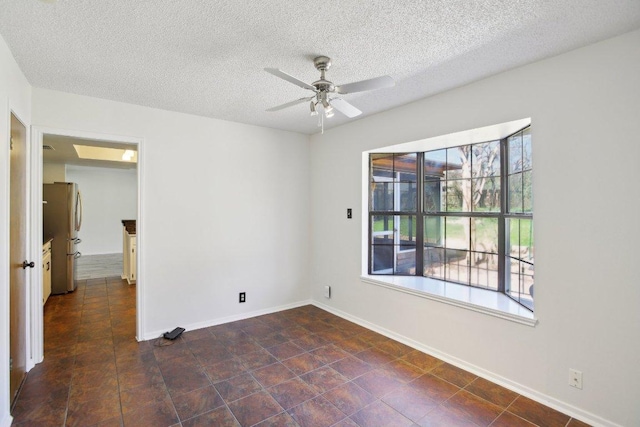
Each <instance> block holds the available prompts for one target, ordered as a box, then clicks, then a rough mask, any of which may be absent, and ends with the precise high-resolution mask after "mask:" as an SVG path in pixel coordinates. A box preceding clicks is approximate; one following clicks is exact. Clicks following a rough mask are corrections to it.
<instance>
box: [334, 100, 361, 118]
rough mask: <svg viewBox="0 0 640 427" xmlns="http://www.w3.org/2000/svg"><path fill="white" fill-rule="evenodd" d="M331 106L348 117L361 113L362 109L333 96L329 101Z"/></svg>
mask: <svg viewBox="0 0 640 427" xmlns="http://www.w3.org/2000/svg"><path fill="white" fill-rule="evenodd" d="M329 103H330V104H331V106H332V107H333V108H335V109H336V110H338V111H340V112H341V113H342V114H344V115H345V116H347V117H349V118H353V117H356V116H359V115H360V114H362V111H360V110H358V109H357V108H356V107H354V106H353V105H351V104H349V103H348V102H347V101H345V100H344V99H341V98H334V99H332V100H331V101H330V102H329Z"/></svg>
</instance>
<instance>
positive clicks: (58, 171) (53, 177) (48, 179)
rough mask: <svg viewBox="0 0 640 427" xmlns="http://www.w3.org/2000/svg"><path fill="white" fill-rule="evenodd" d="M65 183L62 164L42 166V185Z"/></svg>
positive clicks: (65, 173)
mask: <svg viewBox="0 0 640 427" xmlns="http://www.w3.org/2000/svg"><path fill="white" fill-rule="evenodd" d="M66 181H67V172H66V165H64V164H62V163H44V164H43V165H42V182H43V183H44V184H52V183H54V182H66Z"/></svg>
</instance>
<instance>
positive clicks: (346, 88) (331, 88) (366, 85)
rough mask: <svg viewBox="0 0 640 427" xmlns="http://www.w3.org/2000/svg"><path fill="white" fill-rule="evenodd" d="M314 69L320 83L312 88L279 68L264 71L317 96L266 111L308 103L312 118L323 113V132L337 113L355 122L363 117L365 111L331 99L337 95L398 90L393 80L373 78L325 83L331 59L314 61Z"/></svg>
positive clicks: (336, 99)
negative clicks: (355, 118)
mask: <svg viewBox="0 0 640 427" xmlns="http://www.w3.org/2000/svg"><path fill="white" fill-rule="evenodd" d="M313 65H314V66H315V67H316V69H317V70H318V71H320V79H319V80H316V81H315V82H313V83H311V84H307V83H305V82H303V81H302V80H300V79H297V78H296V77H293V76H292V75H290V74H287V73H285V72H284V71H282V70H279V69H277V68H265V69H264V70H265V71H266V72H268V73H270V74H273V75H274V76H276V77H279V78H281V79H283V80H286V81H288V82H289V83H293V84H294V85H296V86H298V87H301V88H302V89H307V90H311V91H313V92H315V94H314V95H313V96H311V97H308V98H300V99H296V100H295V101H290V102H287V103H285V104H282V105H278V106H276V107H272V108H269V109H267V111H270V112H273V111H279V110H282V109H285V108H288V107H292V106H294V105H297V104H301V103H303V102H309V101H310V103H309V109H310V114H311V116H317V115H318V114H319V111H318V110H319V109H320V108H321V109H322V113H323V114H321V115H320V117H318V122H319V123H318V126H320V127H322V132H324V118H325V117H326V118H331V117H333V115H334V114H335V112H334V110H337V111H339V112H340V113H342V114H344V115H345V116H347V117H348V118H353V117H356V116H359V115H360V114H362V111H360V110H358V109H357V108H356V107H354V106H353V105H351V104H349V103H348V102H347V101H345V100H344V99H342V98H337V97H332V96H333V95H335V94H341V95H342V94H349V93H355V92H364V91H367V90H375V89H384V88H388V87H393V86H395V84H396V83H395V81H394V80H393V79H392V78H391V77H390V76H380V77H374V78H372V79H368V80H361V81H358V82H353V83H348V84H345V85H339V86H336V85H334V84H333V82H331V81H329V80H327V79H326V72H327V71H328V70H329V68H330V67H331V58H329V57H328V56H318V57H316V58H315V59H314V60H313Z"/></svg>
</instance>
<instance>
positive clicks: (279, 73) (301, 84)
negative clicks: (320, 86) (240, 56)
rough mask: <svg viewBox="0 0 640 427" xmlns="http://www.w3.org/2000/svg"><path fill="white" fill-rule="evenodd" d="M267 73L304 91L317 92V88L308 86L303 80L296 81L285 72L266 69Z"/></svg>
mask: <svg viewBox="0 0 640 427" xmlns="http://www.w3.org/2000/svg"><path fill="white" fill-rule="evenodd" d="M264 70H265V71H266V72H267V73H270V74H273V75H274V76H276V77H280V78H281V79H283V80H286V81H288V82H289V83H293V84H294V85H296V86H299V87H301V88H302V89H309V90H312V91H314V92H315V91H316V88H315V87H313V86H311V85H310V84H307V83H305V82H303V81H302V80H299V79H296V78H295V77H293V76H291V75H289V74H287V73H285V72H284V71H281V70H279V69H277V68H265V69H264Z"/></svg>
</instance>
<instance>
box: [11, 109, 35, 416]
mask: <svg viewBox="0 0 640 427" xmlns="http://www.w3.org/2000/svg"><path fill="white" fill-rule="evenodd" d="M9 149H10V156H11V160H10V162H11V163H10V167H9V168H10V187H11V188H10V206H11V208H10V231H9V234H10V238H9V240H10V256H9V260H10V264H9V265H10V282H9V283H10V285H9V307H10V308H9V312H10V315H9V318H10V321H9V330H10V334H9V355H10V361H9V371H10V381H9V384H10V385H9V393H10V394H9V396H10V400H11V404H12V405H13V402H14V401H15V398H16V395H17V392H18V390H19V389H20V385H21V384H22V381H23V380H24V378H25V376H26V372H27V313H28V303H27V298H28V294H27V285H28V277H27V269H28V268H29V267H31V268H33V267H34V265H35V263H34V262H32V261H30V260H28V245H27V242H28V240H27V239H28V234H27V232H28V229H27V227H28V221H27V218H28V210H27V209H28V207H27V194H28V193H27V128H26V126H24V125H23V124H22V122H20V120H19V119H18V118H17V117H16V116H15V115H14V114H13V113H11V133H10V145H9Z"/></svg>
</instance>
